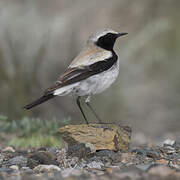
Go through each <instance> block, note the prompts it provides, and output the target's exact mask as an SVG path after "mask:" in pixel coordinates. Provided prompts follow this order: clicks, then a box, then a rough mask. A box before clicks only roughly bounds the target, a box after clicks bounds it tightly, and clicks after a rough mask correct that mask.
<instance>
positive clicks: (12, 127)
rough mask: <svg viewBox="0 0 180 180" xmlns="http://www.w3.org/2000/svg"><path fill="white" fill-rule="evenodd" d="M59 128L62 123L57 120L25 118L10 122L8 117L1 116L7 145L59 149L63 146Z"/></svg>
mask: <svg viewBox="0 0 180 180" xmlns="http://www.w3.org/2000/svg"><path fill="white" fill-rule="evenodd" d="M64 122H68V120H67V121H65V120H64ZM59 127H60V123H59V121H57V120H56V119H52V120H42V119H39V118H28V117H24V118H23V119H21V120H11V121H10V120H8V118H7V117H6V116H2V115H0V133H6V134H7V143H6V145H13V146H15V147H26V148H27V147H40V146H48V147H50V146H56V147H57V146H58V147H59V146H60V145H61V143H60V137H59V135H58V129H59ZM8 135H9V137H10V138H8Z"/></svg>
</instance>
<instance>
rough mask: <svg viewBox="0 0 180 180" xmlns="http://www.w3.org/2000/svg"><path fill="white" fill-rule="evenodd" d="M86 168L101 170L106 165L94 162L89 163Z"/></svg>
mask: <svg viewBox="0 0 180 180" xmlns="http://www.w3.org/2000/svg"><path fill="white" fill-rule="evenodd" d="M86 166H87V167H88V168H96V169H101V167H102V166H104V164H103V163H101V162H96V161H92V162H90V163H88V164H87V165H86Z"/></svg>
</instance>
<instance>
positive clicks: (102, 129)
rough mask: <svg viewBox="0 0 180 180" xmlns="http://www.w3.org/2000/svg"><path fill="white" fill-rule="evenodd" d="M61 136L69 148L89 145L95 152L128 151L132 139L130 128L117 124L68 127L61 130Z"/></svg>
mask: <svg viewBox="0 0 180 180" xmlns="http://www.w3.org/2000/svg"><path fill="white" fill-rule="evenodd" d="M60 134H61V135H62V138H63V140H64V141H65V142H66V143H67V144H68V146H69V147H70V146H72V145H76V144H81V143H83V144H85V146H86V144H87V143H88V144H91V147H92V145H93V148H92V149H93V152H94V151H97V150H102V149H108V150H115V151H117V150H121V151H126V150H128V148H129V144H130V139H131V129H130V127H128V126H120V125H115V124H81V125H68V126H65V127H62V128H60ZM90 150H91V148H90Z"/></svg>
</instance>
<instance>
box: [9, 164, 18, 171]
mask: <svg viewBox="0 0 180 180" xmlns="http://www.w3.org/2000/svg"><path fill="white" fill-rule="evenodd" d="M9 168H10V169H13V170H16V171H18V170H19V167H18V166H17V165H12V166H9Z"/></svg>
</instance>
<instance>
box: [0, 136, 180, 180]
mask: <svg viewBox="0 0 180 180" xmlns="http://www.w3.org/2000/svg"><path fill="white" fill-rule="evenodd" d="M0 179H9V180H16V179H18V180H19V179H26V180H30V179H35V180H36V179H40V180H46V179H47V180H48V179H71V180H73V179H78V180H81V179H103V180H104V179H115V180H116V179H168V180H169V179H180V142H176V141H173V140H168V139H167V140H166V141H164V142H163V143H161V145H154V146H139V147H133V148H131V149H130V150H129V151H128V152H114V151H109V150H101V151H98V152H91V150H90V149H89V148H86V147H85V146H84V145H82V144H80V145H76V146H74V147H71V148H69V149H68V150H66V149H65V148H63V149H57V148H44V147H42V148H39V149H26V150H18V149H14V148H12V147H6V148H4V149H1V150H0Z"/></svg>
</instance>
